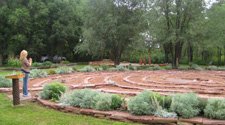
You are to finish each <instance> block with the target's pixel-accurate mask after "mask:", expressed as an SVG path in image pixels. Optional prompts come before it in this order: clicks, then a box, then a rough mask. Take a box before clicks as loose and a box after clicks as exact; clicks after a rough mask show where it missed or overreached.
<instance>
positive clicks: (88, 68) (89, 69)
mask: <svg viewBox="0 0 225 125" xmlns="http://www.w3.org/2000/svg"><path fill="white" fill-rule="evenodd" d="M78 71H80V72H95V71H96V69H95V68H94V67H92V66H85V67H83V68H82V69H79V70H78Z"/></svg>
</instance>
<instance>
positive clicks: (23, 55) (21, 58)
mask: <svg viewBox="0 0 225 125" xmlns="http://www.w3.org/2000/svg"><path fill="white" fill-rule="evenodd" d="M27 55H28V52H27V51H26V50H22V51H21V52H20V60H21V61H22V60H24V59H25V58H27Z"/></svg>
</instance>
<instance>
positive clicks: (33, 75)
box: [30, 69, 48, 78]
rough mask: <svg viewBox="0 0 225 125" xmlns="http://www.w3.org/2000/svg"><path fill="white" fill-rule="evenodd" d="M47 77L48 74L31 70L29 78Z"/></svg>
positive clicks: (38, 70)
mask: <svg viewBox="0 0 225 125" xmlns="http://www.w3.org/2000/svg"><path fill="white" fill-rule="evenodd" d="M47 76H48V74H47V72H46V71H44V70H40V69H33V70H31V71H30V77H31V78H43V77H47Z"/></svg>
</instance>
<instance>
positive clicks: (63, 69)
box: [56, 66, 73, 74]
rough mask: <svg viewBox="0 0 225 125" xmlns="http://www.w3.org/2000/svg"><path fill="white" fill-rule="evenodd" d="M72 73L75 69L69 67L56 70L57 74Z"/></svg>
mask: <svg viewBox="0 0 225 125" xmlns="http://www.w3.org/2000/svg"><path fill="white" fill-rule="evenodd" d="M72 72H73V68H71V67H67V66H63V67H59V68H57V69H56V73H57V74H69V73H72Z"/></svg>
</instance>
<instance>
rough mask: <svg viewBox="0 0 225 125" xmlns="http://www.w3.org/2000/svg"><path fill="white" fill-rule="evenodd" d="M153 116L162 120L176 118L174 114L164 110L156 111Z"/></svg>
mask: <svg viewBox="0 0 225 125" xmlns="http://www.w3.org/2000/svg"><path fill="white" fill-rule="evenodd" d="M154 115H155V116H158V117H162V118H177V114H176V113H175V112H168V111H166V110H164V109H158V110H156V112H155V113H154Z"/></svg>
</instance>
